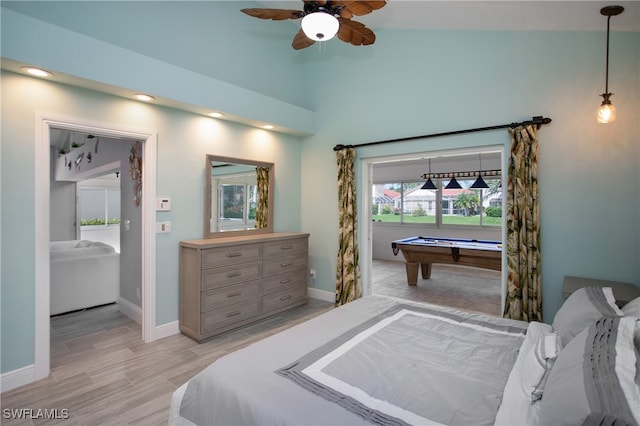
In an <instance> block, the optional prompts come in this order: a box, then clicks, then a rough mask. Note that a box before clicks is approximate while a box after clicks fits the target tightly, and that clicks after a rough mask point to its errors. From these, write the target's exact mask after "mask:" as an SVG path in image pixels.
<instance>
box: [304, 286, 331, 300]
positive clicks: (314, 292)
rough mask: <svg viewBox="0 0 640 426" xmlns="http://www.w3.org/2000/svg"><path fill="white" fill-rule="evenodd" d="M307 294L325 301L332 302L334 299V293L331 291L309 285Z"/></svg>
mask: <svg viewBox="0 0 640 426" xmlns="http://www.w3.org/2000/svg"><path fill="white" fill-rule="evenodd" d="M307 294H308V295H309V297H312V298H314V299H320V300H324V301H325V302H332V303H333V302H335V301H336V295H335V293H334V292H332V291H326V290H319V289H317V288H313V287H309V288H308V291H307Z"/></svg>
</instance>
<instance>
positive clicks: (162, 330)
mask: <svg viewBox="0 0 640 426" xmlns="http://www.w3.org/2000/svg"><path fill="white" fill-rule="evenodd" d="M178 333H180V323H179V322H178V321H173V322H168V323H166V324H162V325H157V326H156V335H155V338H156V340H157V339H162V338H164V337H169V336H173V335H174V334H178Z"/></svg>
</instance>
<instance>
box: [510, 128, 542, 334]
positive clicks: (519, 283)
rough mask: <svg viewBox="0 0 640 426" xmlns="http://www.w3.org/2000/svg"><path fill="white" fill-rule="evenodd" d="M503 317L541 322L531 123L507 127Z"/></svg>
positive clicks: (535, 143) (535, 163)
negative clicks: (505, 267)
mask: <svg viewBox="0 0 640 426" xmlns="http://www.w3.org/2000/svg"><path fill="white" fill-rule="evenodd" d="M509 133H510V134H511V154H510V159H509V170H508V186H507V237H506V239H507V241H506V246H507V270H508V272H507V297H506V302H505V308H504V314H503V316H504V317H505V318H512V319H517V320H522V321H540V322H542V283H541V280H540V274H541V270H540V208H539V206H538V139H537V138H536V131H535V129H534V127H533V126H531V125H529V126H520V127H516V128H514V129H509Z"/></svg>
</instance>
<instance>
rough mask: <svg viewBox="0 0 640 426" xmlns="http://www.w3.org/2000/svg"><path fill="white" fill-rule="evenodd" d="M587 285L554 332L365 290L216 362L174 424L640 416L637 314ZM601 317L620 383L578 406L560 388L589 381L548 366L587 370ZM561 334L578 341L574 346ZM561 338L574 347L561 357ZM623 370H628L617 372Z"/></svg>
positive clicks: (181, 392) (187, 390)
mask: <svg viewBox="0 0 640 426" xmlns="http://www.w3.org/2000/svg"><path fill="white" fill-rule="evenodd" d="M590 289H593V288H592V287H590V288H587V289H584V290H580V291H578V292H576V295H575V296H572V298H573V301H572V303H568V304H567V306H568V308H571V306H572V305H576V306H578V309H577V311H578V315H573V314H572V313H571V312H569V313H567V312H564V313H563V314H560V316H559V319H558V323H557V324H556V323H555V322H554V325H555V326H556V328H557V330H554V329H552V327H551V326H549V325H546V324H542V323H531V325H530V324H527V323H523V322H519V321H511V320H505V319H502V318H496V317H489V316H485V315H480V314H473V313H469V312H463V311H457V310H454V309H447V308H442V307H436V306H432V305H426V304H417V303H407V302H403V301H398V300H395V299H391V298H386V297H377V296H371V297H366V298H363V299H359V300H357V301H355V302H352V303H350V304H348V305H345V306H343V307H340V308H337V309H334V310H332V311H330V312H328V313H326V314H324V315H321V316H319V317H316V318H314V319H312V320H310V321H307V322H306V323H303V324H300V325H297V326H295V327H293V328H291V329H288V330H286V331H283V332H281V333H278V334H276V335H274V336H271V337H269V338H267V339H264V340H262V341H260V342H257V343H255V344H253V345H251V346H249V347H247V348H244V349H242V350H239V351H237V352H234V353H232V354H229V355H227V356H225V357H223V358H220V359H219V360H217V361H215V362H214V363H213V364H211V365H210V366H209V367H207V368H206V369H205V370H203V371H202V372H201V373H199V374H198V375H196V376H195V377H194V378H192V379H191V380H190V381H189V382H187V383H186V384H185V385H183V386H182V387H180V388H179V389H178V390H177V391H176V392H175V393H174V395H173V398H172V404H171V417H170V424H175V425H192V424H199V425H204V424H206V425H266V424H281V425H300V424H305V425H357V424H370V423H375V424H493V423H496V424H538V423H539V424H544V423H547V424H548V423H550V422H553V423H554V424H563V423H564V424H571V423H574V422H575V421H576V419H577V418H582V420H580V421H579V423H582V422H583V421H584V419H591V420H594V419H595V420H594V421H598V419H601V418H604V417H603V416H612V415H615V416H619V419H618V421H620V419H621V420H623V421H624V422H626V423H620V424H638V422H639V421H640V407H638V406H637V405H638V404H640V402H639V403H638V404H635V401H640V387H639V384H638V374H637V372H636V369H637V367H636V362H637V352H638V349H637V348H634V342H633V336H634V333H636V334H637V333H638V331H637V330H636V328H637V323H638V322H640V320H638V319H637V318H634V317H632V316H624V313H623V312H622V311H620V310H619V309H618V308H617V307H615V303H613V296H612V294H611V292H610V291H609V292H608V293H606V292H605V293H606V294H604V295H602V297H600V298H599V299H598V297H595V302H594V303H585V302H584V300H586V299H589V298H590V299H589V300H591V299H594V298H593V297H592V296H591V294H590V293H594V294H596V293H598V291H596V290H590ZM570 300H571V299H570ZM611 304H613V306H610V305H611ZM571 310H573V308H571ZM561 311H562V310H561ZM565 311H566V309H565ZM563 315H564V316H563ZM603 316H604V318H602V319H601V321H600V322H602V321H605V322H606V321H609V323H611V324H610V325H609V327H608V329H614V330H616V337H615V338H614V339H613V342H614V343H616V342H618V341H619V342H618V343H617V344H618V346H616V349H617V351H618V353H622V352H624V356H622V355H620V356H614V357H613V358H614V359H615V363H614V364H615V365H613V367H612V365H606V366H605V369H608V370H611V371H612V374H613V375H614V376H615V378H616V381H617V382H619V383H620V386H619V388H620V389H621V390H620V392H617V393H616V392H614V391H611V388H610V387H608V393H607V394H605V395H604V396H602V395H596V397H594V396H593V395H594V393H593V392H592V391H591V390H588V391H586V395H587V396H586V397H584V398H583V397H578V396H576V398H577V402H575V403H574V404H573V405H575V407H572V406H571V404H569V403H568V402H567V401H566V400H567V398H566V397H565V396H566V395H582V393H585V392H581V390H582V389H583V388H584V389H589V388H590V387H592V385H593V383H591V382H592V381H591V380H590V379H589V380H587V379H583V378H579V379H577V380H575V381H572V380H567V378H566V377H565V376H563V374H564V371H565V370H567V371H568V370H571V368H565V367H562V371H559V372H555V371H554V369H553V368H552V366H553V365H554V362H555V365H558V364H559V365H561V366H565V364H566V365H569V366H574V365H577V366H578V367H575V368H582V366H583V364H584V362H582V361H580V362H578V359H580V360H582V359H583V357H584V356H585V354H584V353H583V352H584V350H583V349H585V348H586V349H587V350H588V349H589V347H590V346H589V345H585V344H584V341H585V339H587V340H588V338H589V336H591V335H590V334H588V333H587V329H588V328H594V327H592V325H595V324H596V322H597V321H596V319H598V318H601V317H603ZM596 317H597V318H596ZM594 318H595V319H594ZM612 321H613V322H612ZM585 324H586V328H585V327H584V325H585ZM581 327H582V328H584V329H585V331H584V332H577V331H578V330H577V328H581ZM527 330H529V331H528V332H527ZM574 335H575V337H574ZM585 335H587V337H585ZM569 336H570V337H571V339H569ZM629 336H630V337H629ZM566 339H569V340H575V341H576V342H577V343H576V344H572V345H573V346H572V347H570V345H571V344H570V343H569V341H567V342H566V343H565V342H564V341H563V340H566ZM609 340H611V339H609ZM639 340H640V339H639ZM563 346H566V347H567V348H570V349H569V351H567V352H566V353H567V354H568V355H567V356H566V357H565V358H567V359H566V360H562V356H561V354H564V352H565V350H566V348H565V349H562V347H563ZM554 348H555V349H556V351H555V352H554V351H553V349H554ZM621 348H622V349H621ZM560 349H562V350H560ZM623 349H624V350H623ZM570 356H571V357H570ZM573 358H576V359H573ZM572 368H573V367H572ZM620 368H622V369H623V370H624V369H625V368H626V369H627V370H626V372H625V373H624V374H623V377H622V378H621V377H619V375H616V374H617V373H615V370H616V369H618V370H619V369H620ZM631 369H632V370H633V372H634V374H632V375H629V374H628V373H630V372H631ZM571 374H572V375H574V376H576V377H578V376H580V377H581V376H584V374H581V373H580V372H572V373H571ZM554 376H557V377H554ZM574 382H575V383H574ZM545 385H546V386H547V387H548V386H552V389H547V388H546V387H545ZM571 386H573V388H572V387H571ZM576 386H577V387H578V390H576V389H574V388H575V387H576ZM596 386H597V384H596ZM543 391H544V392H547V391H548V392H551V393H553V394H554V397H553V398H544V394H543ZM559 395H562V397H560V396H559ZM597 398H605V399H607V403H606V404H604V407H603V406H598V407H599V408H597V409H594V408H593V407H594V404H596V403H594V402H593V401H592V400H596V399H597ZM634 398H637V399H634ZM551 399H554V400H555V401H551ZM614 399H615V404H613V406H615V409H616V410H617V411H616V413H614V414H611V413H609V411H607V410H608V408H607V406H608V405H607V404H609V405H611V404H610V402H611V401H613V400H614ZM585 400H587V402H586V403H585V402H584V401H585ZM630 401H631V402H630ZM567 404H569V406H568V405H567ZM596 405H597V404H596ZM601 405H602V404H601ZM567 413H568V414H567ZM585 413H586V414H585ZM565 414H566V416H565ZM562 416H565V417H566V418H561V417H562ZM594 416H595V417H594ZM606 418H608V417H606ZM556 420H557V422H556ZM616 424H617V423H616Z"/></svg>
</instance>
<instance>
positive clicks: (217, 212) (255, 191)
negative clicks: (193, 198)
mask: <svg viewBox="0 0 640 426" xmlns="http://www.w3.org/2000/svg"><path fill="white" fill-rule="evenodd" d="M205 176H206V184H205V191H204V238H219V237H231V236H237V235H247V234H266V233H271V232H273V182H274V174H273V163H265V162H262V161H253V160H244V159H240V158H231V157H220V156H217V155H207V163H206V167H205Z"/></svg>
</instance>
